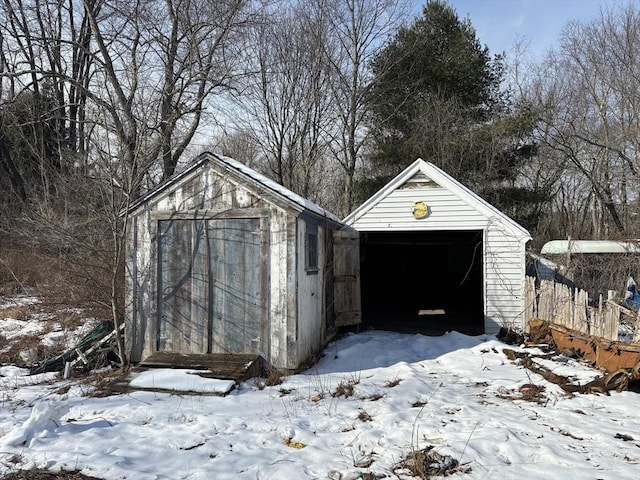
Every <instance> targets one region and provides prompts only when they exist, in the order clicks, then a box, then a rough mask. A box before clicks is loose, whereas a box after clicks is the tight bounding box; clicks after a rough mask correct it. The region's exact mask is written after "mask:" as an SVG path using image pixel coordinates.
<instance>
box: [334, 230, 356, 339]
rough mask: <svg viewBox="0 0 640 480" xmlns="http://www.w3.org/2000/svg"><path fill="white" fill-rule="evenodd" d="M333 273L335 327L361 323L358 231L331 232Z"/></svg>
mask: <svg viewBox="0 0 640 480" xmlns="http://www.w3.org/2000/svg"><path fill="white" fill-rule="evenodd" d="M333 275H334V298H335V313H336V327H343V326H346V325H357V324H359V323H361V322H362V309H361V305H360V304H361V302H360V235H359V234H358V232H354V231H341V230H339V231H335V232H333Z"/></svg>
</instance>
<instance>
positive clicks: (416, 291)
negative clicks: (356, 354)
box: [360, 230, 484, 335]
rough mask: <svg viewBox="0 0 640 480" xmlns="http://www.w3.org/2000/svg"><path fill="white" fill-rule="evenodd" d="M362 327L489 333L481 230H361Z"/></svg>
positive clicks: (418, 331)
mask: <svg viewBox="0 0 640 480" xmlns="http://www.w3.org/2000/svg"><path fill="white" fill-rule="evenodd" d="M360 238H361V245H360V255H361V264H360V265H361V272H360V273H361V291H362V318H363V325H362V328H375V329H383V330H392V331H402V332H414V333H423V334H426V335H441V334H443V333H445V332H447V331H451V330H455V331H458V332H461V333H465V334H468V335H479V334H482V333H484V312H483V310H484V301H483V285H482V282H483V266H482V263H483V262H482V260H483V245H482V238H483V235H482V231H475V230H474V231H438V232H424V231H421V232H407V231H404V232H366V233H362V232H361V237H360Z"/></svg>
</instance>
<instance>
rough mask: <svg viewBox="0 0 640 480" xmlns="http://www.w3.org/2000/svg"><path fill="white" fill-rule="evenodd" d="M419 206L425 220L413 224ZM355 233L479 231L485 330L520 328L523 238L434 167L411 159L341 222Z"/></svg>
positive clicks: (525, 237) (516, 228)
mask: <svg viewBox="0 0 640 480" xmlns="http://www.w3.org/2000/svg"><path fill="white" fill-rule="evenodd" d="M416 201H421V202H424V203H426V204H427V206H428V209H429V210H428V215H427V216H426V217H425V218H423V219H419V220H416V218H414V216H413V211H412V207H413V205H414V202H416ZM344 222H345V223H346V224H347V225H350V226H352V227H353V228H355V229H356V230H358V231H363V232H366V231H372V232H373V231H375V232H383V231H414V232H415V231H431V232H435V231H469V230H476V231H482V232H483V234H484V236H483V243H484V252H483V254H484V259H483V265H484V279H483V280H484V281H483V285H484V301H485V311H484V315H485V331H486V333H497V331H498V330H499V328H500V327H501V326H512V327H521V328H522V327H524V311H525V300H524V292H525V290H524V279H525V246H526V243H527V241H529V240H530V239H531V237H530V235H529V233H528V232H527V231H526V230H525V229H524V228H523V227H521V226H520V225H518V224H517V223H516V222H514V221H513V220H511V219H510V218H509V217H507V216H506V215H505V214H504V213H502V212H500V211H499V210H497V209H496V208H495V207H493V206H492V205H490V204H489V203H487V202H486V201H485V200H483V199H482V198H480V197H479V196H478V195H476V194H475V193H473V192H472V191H470V190H469V189H468V188H466V187H465V186H464V185H462V184H461V183H459V182H458V181H456V180H455V179H453V178H452V177H451V176H449V175H448V174H447V173H445V172H444V171H442V170H441V169H439V168H438V167H436V166H435V165H433V164H431V163H428V162H425V161H423V160H420V159H418V160H416V161H415V162H414V163H413V164H411V165H410V166H409V167H407V169H405V170H404V171H403V172H402V173H401V174H400V175H398V176H397V177H396V178H395V179H393V180H392V181H391V182H389V183H388V184H387V185H386V186H385V187H384V188H382V189H381V190H380V191H379V192H377V193H376V194H375V195H373V196H372V197H371V198H370V199H369V200H367V201H366V202H365V203H364V204H363V205H361V206H360V207H359V208H358V209H356V210H355V211H354V212H352V213H351V214H350V215H349V216H347V217H346V218H345V219H344Z"/></svg>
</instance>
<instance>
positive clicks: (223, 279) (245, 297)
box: [207, 218, 263, 353]
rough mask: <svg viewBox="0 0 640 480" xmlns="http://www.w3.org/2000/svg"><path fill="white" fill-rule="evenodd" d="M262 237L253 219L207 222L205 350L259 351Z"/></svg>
mask: <svg viewBox="0 0 640 480" xmlns="http://www.w3.org/2000/svg"><path fill="white" fill-rule="evenodd" d="M262 235H263V232H262V230H261V229H260V219H258V218H234V219H225V220H209V221H208V222H207V244H208V246H209V267H210V269H211V281H210V284H209V291H210V302H211V303H210V305H211V312H210V315H209V322H210V323H209V332H210V336H209V347H208V349H209V351H210V352H211V353H260V340H261V321H260V320H261V319H262V318H263V315H262V301H263V298H262V280H263V278H262V277H263V264H262Z"/></svg>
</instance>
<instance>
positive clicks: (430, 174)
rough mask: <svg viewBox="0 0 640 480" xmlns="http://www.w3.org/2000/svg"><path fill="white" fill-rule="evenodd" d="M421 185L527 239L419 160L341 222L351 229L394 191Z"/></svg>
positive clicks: (494, 211)
mask: <svg viewBox="0 0 640 480" xmlns="http://www.w3.org/2000/svg"><path fill="white" fill-rule="evenodd" d="M421 185H423V186H428V187H430V188H437V187H440V188H444V189H446V190H447V191H449V192H450V193H451V194H453V195H455V196H456V197H458V198H459V199H460V200H461V201H462V202H464V203H466V204H467V205H469V206H470V207H471V208H472V209H473V210H475V211H477V212H478V213H480V214H481V215H483V216H484V217H486V218H487V219H494V220H497V221H499V222H500V223H502V224H503V225H504V226H505V227H506V228H507V229H508V230H509V231H510V232H512V234H513V235H515V236H517V237H519V238H521V239H531V235H530V234H529V232H528V231H527V230H526V229H525V228H524V227H522V226H521V225H519V224H518V223H516V222H515V221H514V220H512V219H511V218H509V217H508V216H507V215H506V214H505V213H503V212H501V211H500V210H498V209H497V208H496V207H494V206H493V205H491V204H490V203H489V202H487V201H486V200H484V199H483V198H481V197H480V196H479V195H477V194H476V193H474V192H473V191H471V190H470V189H469V188H467V187H465V186H464V185H463V184H461V183H460V182H458V181H457V180H456V179H454V178H453V177H451V176H450V175H449V174H447V173H446V172H445V171H443V170H441V169H440V168H438V167H436V166H435V165H434V164H432V163H429V162H425V161H424V160H422V159H417V160H416V161H415V162H413V163H412V164H411V165H409V166H408V167H407V168H406V169H405V170H403V171H402V172H401V173H400V174H399V175H398V176H396V177H395V178H394V179H392V180H391V181H390V182H389V183H388V184H387V185H385V186H384V187H383V188H381V189H380V190H378V192H376V193H375V194H374V195H372V196H371V197H370V198H369V199H368V200H367V201H366V202H364V203H363V204H362V205H360V206H359V207H358V208H357V209H355V210H354V211H353V212H351V213H350V214H349V215H348V216H347V217H345V219H344V220H343V222H344V223H346V224H347V225H351V226H353V225H354V224H355V223H357V222H358V221H359V220H360V219H362V218H363V217H365V216H367V214H368V213H369V212H371V210H372V209H374V208H375V207H376V206H377V205H378V204H379V203H380V202H381V201H382V200H384V199H385V198H387V197H388V196H389V195H390V194H391V193H392V192H394V191H395V190H398V189H402V188H408V187H414V186H421Z"/></svg>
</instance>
